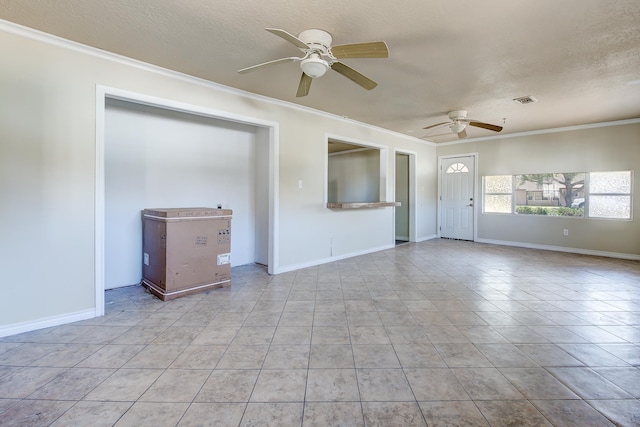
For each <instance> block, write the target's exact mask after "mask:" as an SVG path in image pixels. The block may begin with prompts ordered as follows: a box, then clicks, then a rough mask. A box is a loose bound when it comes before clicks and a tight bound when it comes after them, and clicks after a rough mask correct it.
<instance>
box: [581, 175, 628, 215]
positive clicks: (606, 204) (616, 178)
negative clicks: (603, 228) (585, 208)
mask: <svg viewBox="0 0 640 427" xmlns="http://www.w3.org/2000/svg"><path fill="white" fill-rule="evenodd" d="M588 203H589V216H590V217H592V218H620V219H630V218H631V171H622V172H592V173H590V174H589V199H588Z"/></svg>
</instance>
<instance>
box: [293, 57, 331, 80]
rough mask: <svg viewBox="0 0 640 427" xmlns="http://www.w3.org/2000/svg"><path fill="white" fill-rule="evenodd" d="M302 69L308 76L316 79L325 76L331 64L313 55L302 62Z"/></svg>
mask: <svg viewBox="0 0 640 427" xmlns="http://www.w3.org/2000/svg"><path fill="white" fill-rule="evenodd" d="M300 68H302V72H303V73H305V74H306V75H307V76H309V77H311V78H314V79H315V78H318V77H322V76H324V73H326V72H327V70H328V69H329V64H327V61H325V60H324V59H322V58H320V57H319V56H317V55H312V56H310V57H309V58H307V59H304V60H303V61H302V62H300Z"/></svg>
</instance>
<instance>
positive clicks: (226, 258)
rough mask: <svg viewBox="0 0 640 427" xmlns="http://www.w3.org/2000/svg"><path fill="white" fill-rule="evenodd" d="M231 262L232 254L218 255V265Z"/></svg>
mask: <svg viewBox="0 0 640 427" xmlns="http://www.w3.org/2000/svg"><path fill="white" fill-rule="evenodd" d="M230 262H231V254H230V253H226V254H220V255H218V265H224V264H229V263H230Z"/></svg>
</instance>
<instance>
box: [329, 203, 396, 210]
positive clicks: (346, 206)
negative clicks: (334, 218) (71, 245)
mask: <svg viewBox="0 0 640 427" xmlns="http://www.w3.org/2000/svg"><path fill="white" fill-rule="evenodd" d="M401 205H402V204H401V203H400V202H344V203H327V207H328V208H329V209H361V208H386V207H397V206H401Z"/></svg>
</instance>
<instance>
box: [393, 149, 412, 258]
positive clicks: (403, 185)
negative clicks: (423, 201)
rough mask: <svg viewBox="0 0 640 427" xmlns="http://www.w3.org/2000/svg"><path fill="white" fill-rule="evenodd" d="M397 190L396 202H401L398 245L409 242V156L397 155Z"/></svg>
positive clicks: (396, 222)
mask: <svg viewBox="0 0 640 427" xmlns="http://www.w3.org/2000/svg"><path fill="white" fill-rule="evenodd" d="M395 181H396V190H395V201H396V202H400V206H396V208H395V210H396V212H395V226H396V233H395V236H396V245H400V244H403V243H407V242H409V240H410V238H409V217H410V215H409V212H410V202H409V194H410V186H411V184H410V179H409V155H408V154H404V153H396V180H395Z"/></svg>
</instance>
